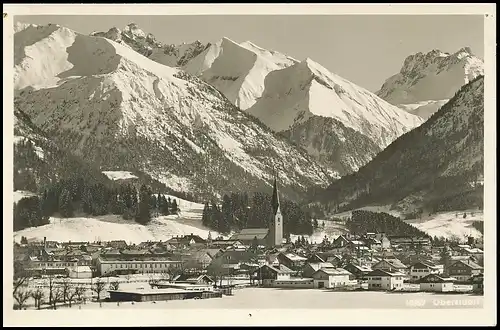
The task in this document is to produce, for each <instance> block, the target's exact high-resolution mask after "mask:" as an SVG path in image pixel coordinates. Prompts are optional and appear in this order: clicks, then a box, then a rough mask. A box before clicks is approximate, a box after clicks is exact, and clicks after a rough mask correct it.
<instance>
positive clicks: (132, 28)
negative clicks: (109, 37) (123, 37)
mask: <svg viewBox="0 0 500 330" xmlns="http://www.w3.org/2000/svg"><path fill="white" fill-rule="evenodd" d="M123 32H124V33H128V34H130V35H132V36H135V37H139V38H146V36H147V34H146V33H145V32H144V31H142V30H141V29H140V28H139V26H138V25H137V24H135V23H130V24H128V25H127V26H125V28H124V29H123Z"/></svg>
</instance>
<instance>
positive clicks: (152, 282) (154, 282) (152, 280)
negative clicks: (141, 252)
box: [148, 276, 159, 289]
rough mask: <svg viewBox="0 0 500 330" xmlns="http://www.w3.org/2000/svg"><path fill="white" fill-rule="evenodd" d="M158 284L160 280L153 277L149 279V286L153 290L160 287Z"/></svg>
mask: <svg viewBox="0 0 500 330" xmlns="http://www.w3.org/2000/svg"><path fill="white" fill-rule="evenodd" d="M158 282H159V281H158V279H156V278H154V277H151V276H150V277H149V281H148V283H149V286H150V287H151V289H154V287H155V286H157V285H158Z"/></svg>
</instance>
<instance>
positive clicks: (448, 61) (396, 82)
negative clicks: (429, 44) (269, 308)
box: [376, 47, 484, 119]
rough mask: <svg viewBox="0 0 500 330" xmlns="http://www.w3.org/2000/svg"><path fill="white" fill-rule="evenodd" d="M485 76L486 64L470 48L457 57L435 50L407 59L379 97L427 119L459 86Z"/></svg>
mask: <svg viewBox="0 0 500 330" xmlns="http://www.w3.org/2000/svg"><path fill="white" fill-rule="evenodd" d="M483 74H484V63H483V61H482V60H481V59H480V58H478V57H476V56H474V54H473V53H472V51H471V49H470V48H468V47H464V48H462V49H460V50H459V51H457V52H456V53H454V54H449V53H443V52H441V51H439V50H437V49H435V50H432V51H430V52H428V53H427V54H423V53H421V52H419V53H416V54H414V55H410V56H408V57H407V58H406V59H405V61H404V63H403V66H402V68H401V70H400V72H399V73H397V74H395V75H394V76H392V77H390V78H389V79H387V80H386V81H385V83H384V84H383V85H382V87H381V88H380V90H379V91H378V92H377V93H376V94H377V95H378V96H380V97H381V98H383V99H384V100H386V101H387V102H389V103H391V104H395V105H398V106H399V105H401V108H403V109H408V108H411V113H413V114H418V115H420V116H422V117H423V118H424V119H427V118H428V117H429V116H430V115H431V114H432V113H433V112H435V111H437V109H439V107H440V106H442V105H443V104H444V103H446V101H447V100H449V99H450V98H451V97H452V96H453V95H454V94H455V93H456V91H457V90H458V89H459V88H460V87H462V86H463V85H464V84H467V83H468V82H469V81H471V80H473V79H474V78H476V77H477V76H479V75H483ZM422 107H425V108H424V109H422ZM419 108H420V110H419Z"/></svg>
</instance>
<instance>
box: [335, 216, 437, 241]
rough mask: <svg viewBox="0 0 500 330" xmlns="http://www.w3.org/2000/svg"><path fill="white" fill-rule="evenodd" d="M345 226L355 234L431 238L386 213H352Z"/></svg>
mask: <svg viewBox="0 0 500 330" xmlns="http://www.w3.org/2000/svg"><path fill="white" fill-rule="evenodd" d="M345 225H346V228H347V229H348V230H349V231H350V232H351V233H354V234H364V233H367V232H370V233H385V234H386V235H395V236H396V235H397V236H403V235H404V236H417V237H429V236H428V235H427V233H425V232H423V231H421V230H419V229H417V228H416V227H414V226H412V225H410V224H407V223H406V222H404V221H403V220H401V219H400V218H397V217H394V216H392V215H390V214H387V213H384V212H370V211H363V210H356V211H352V216H351V218H350V219H349V220H347V221H346V223H345Z"/></svg>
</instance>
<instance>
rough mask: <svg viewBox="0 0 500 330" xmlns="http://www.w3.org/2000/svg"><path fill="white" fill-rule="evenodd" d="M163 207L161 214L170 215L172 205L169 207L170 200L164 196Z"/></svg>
mask: <svg viewBox="0 0 500 330" xmlns="http://www.w3.org/2000/svg"><path fill="white" fill-rule="evenodd" d="M161 206H162V211H161V213H162V214H163V215H170V205H169V203H168V200H167V198H166V197H165V196H162V199H161Z"/></svg>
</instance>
